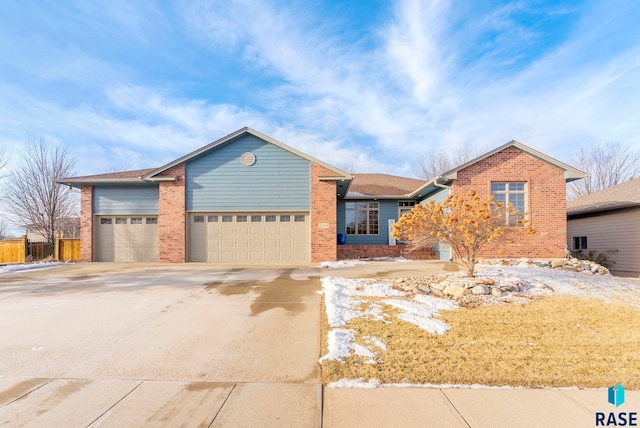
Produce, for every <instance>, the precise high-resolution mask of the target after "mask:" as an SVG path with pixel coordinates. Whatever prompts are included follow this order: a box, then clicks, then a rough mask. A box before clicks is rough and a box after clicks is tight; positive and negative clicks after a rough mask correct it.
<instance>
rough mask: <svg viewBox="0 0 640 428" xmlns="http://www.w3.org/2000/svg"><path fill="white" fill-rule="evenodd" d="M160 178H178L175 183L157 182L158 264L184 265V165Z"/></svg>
mask: <svg viewBox="0 0 640 428" xmlns="http://www.w3.org/2000/svg"><path fill="white" fill-rule="evenodd" d="M160 176H167V177H178V180H177V181H161V182H159V186H160V187H159V206H158V211H159V212H158V230H159V240H160V243H159V245H160V248H159V253H160V262H163V263H184V262H186V261H187V248H186V244H187V240H186V217H187V213H186V199H185V196H186V182H185V181H186V167H185V164H184V163H181V164H180V165H177V166H174V167H173V168H171V169H168V170H167V171H165V172H163V173H162V174H161V175H160Z"/></svg>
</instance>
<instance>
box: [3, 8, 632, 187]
mask: <svg viewBox="0 0 640 428" xmlns="http://www.w3.org/2000/svg"><path fill="white" fill-rule="evenodd" d="M357 3H363V5H360V4H357ZM638 22H640V2H637V1H634V0H628V1H620V0H602V1H577V0H576V1H482V2H476V1H471V0H467V1H429V0H405V1H395V2H393V1H368V2H352V1H347V0H341V1H326V2H322V1H312V2H310V1H306V0H300V1H289V2H285V1H265V2H258V1H257V0H249V1H236V0H225V1H200V2H196V1H184V2H183V1H175V2H172V1H163V2H151V1H144V0H138V1H135V2H131V1H119V0H109V1H90V2H88V1H80V0H79V1H47V0H32V1H29V0H25V1H20V2H4V3H3V7H2V12H0V94H1V96H0V145H5V146H9V147H10V148H12V149H13V150H14V152H15V151H16V150H18V149H19V148H20V146H21V145H22V144H24V143H25V142H26V141H27V140H28V139H29V138H33V137H36V138H37V137H40V136H45V137H50V138H52V139H56V140H60V141H62V142H63V143H65V144H67V145H68V146H70V147H71V148H73V150H74V151H75V153H76V156H77V158H78V167H77V170H78V174H93V173H102V172H106V171H107V170H113V169H117V168H127V169H137V168H146V167H156V166H160V165H162V164H164V163H167V162H169V161H171V160H173V159H175V158H177V157H179V156H181V155H183V154H186V153H188V152H190V151H192V150H194V149H197V148H199V147H201V146H203V145H205V144H207V143H209V142H211V141H214V140H216V139H218V138H220V137H222V136H224V135H227V134H228V133H230V132H233V131H235V130H237V129H239V128H241V127H243V126H250V127H252V128H254V129H256V130H258V131H260V132H263V133H265V134H267V135H269V136H271V137H273V138H276V139H278V140H280V141H282V142H283V143H285V144H288V145H291V146H293V147H295V148H297V149H300V150H302V151H304V152H307V153H309V154H311V155H313V156H315V157H317V158H319V159H321V160H323V161H326V162H329V163H331V164H334V165H336V166H338V167H342V168H344V169H350V170H352V171H353V172H386V173H391V174H399V175H406V176H414V175H415V173H416V171H417V169H418V166H417V161H416V158H417V157H419V156H420V155H421V154H424V153H426V152H427V151H428V150H430V149H431V148H433V147H445V148H450V149H455V147H457V146H459V145H461V144H470V145H477V146H481V147H485V148H487V149H491V148H494V147H497V146H499V145H501V144H503V143H505V142H507V141H509V140H512V139H516V140H518V141H520V142H522V143H524V144H527V145H529V146H531V147H533V148H535V149H538V150H541V151H543V152H545V153H547V154H549V155H551V156H554V157H556V158H558V159H560V160H563V161H568V160H569V155H570V153H571V152H572V151H573V150H575V148H576V147H578V146H581V145H584V144H589V143H592V142H595V141H608V140H615V141H620V142H622V143H624V144H628V145H630V146H632V147H634V148H640V31H639V30H638V29H637V27H638Z"/></svg>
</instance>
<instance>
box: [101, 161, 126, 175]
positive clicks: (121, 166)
mask: <svg viewBox="0 0 640 428" xmlns="http://www.w3.org/2000/svg"><path fill="white" fill-rule="evenodd" d="M128 169H129V165H127V164H126V162H123V163H115V162H114V163H111V164H109V166H108V167H107V169H106V171H105V173H107V174H109V173H112V172H122V171H126V170H128Z"/></svg>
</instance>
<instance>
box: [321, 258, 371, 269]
mask: <svg viewBox="0 0 640 428" xmlns="http://www.w3.org/2000/svg"><path fill="white" fill-rule="evenodd" d="M363 264H365V262H362V261H360V260H349V261H337V262H322V263H320V267H321V268H324V269H342V268H347V267H352V266H356V265H363Z"/></svg>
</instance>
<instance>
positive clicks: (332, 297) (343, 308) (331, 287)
mask: <svg viewBox="0 0 640 428" xmlns="http://www.w3.org/2000/svg"><path fill="white" fill-rule="evenodd" d="M322 291H323V292H324V295H325V306H326V310H327V319H328V321H329V325H330V326H331V327H340V326H343V325H345V324H346V323H348V322H349V321H350V320H352V319H353V318H357V317H358V316H360V315H362V312H361V311H360V310H359V309H358V308H357V306H359V304H360V300H359V299H357V298H355V297H358V296H371V297H399V296H404V295H405V293H404V292H402V291H399V290H395V289H394V288H393V287H391V284H387V283H371V282H370V281H367V280H361V279H349V278H339V277H333V276H329V277H325V278H323V279H322ZM368 312H369V313H370V314H371V315H373V316H374V317H375V316H381V313H382V311H381V310H380V309H376V308H375V307H371V308H370V310H369V311H368Z"/></svg>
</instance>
